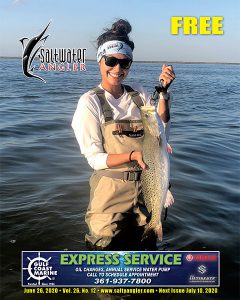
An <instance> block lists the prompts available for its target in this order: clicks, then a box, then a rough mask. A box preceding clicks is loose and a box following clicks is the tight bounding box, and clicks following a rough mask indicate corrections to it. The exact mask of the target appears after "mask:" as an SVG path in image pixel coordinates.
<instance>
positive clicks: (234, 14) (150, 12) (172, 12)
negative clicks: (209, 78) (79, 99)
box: [0, 0, 240, 63]
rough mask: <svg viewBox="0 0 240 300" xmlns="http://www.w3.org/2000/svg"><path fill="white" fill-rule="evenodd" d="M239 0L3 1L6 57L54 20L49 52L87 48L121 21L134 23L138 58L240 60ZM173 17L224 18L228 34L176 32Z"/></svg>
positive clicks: (0, 45)
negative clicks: (116, 21) (172, 23)
mask: <svg viewBox="0 0 240 300" xmlns="http://www.w3.org/2000/svg"><path fill="white" fill-rule="evenodd" d="M239 11H240V1H239V0H227V1H226V0H171V1H166V0H165V1H163V0H119V1H114V0H101V1H99V0H87V1H86V0H84V1H81V0H68V1H66V0H65V1H56V0H0V56H10V57H11V56H19V57H20V56H21V55H22V45H21V43H20V42H19V39H21V38H23V37H29V38H31V37H33V36H35V35H37V34H39V33H40V32H41V31H42V30H43V29H44V28H45V26H46V25H47V24H48V22H49V21H50V20H51V24H50V26H49V28H48V32H47V33H48V34H50V36H49V38H48V39H47V41H46V43H45V47H47V48H87V53H86V58H87V59H95V57H96V48H95V41H96V39H97V37H98V36H99V35H100V34H101V33H102V32H103V29H104V28H106V27H111V24H112V23H113V22H114V21H115V20H116V19H119V18H122V19H127V20H128V21H129V22H130V24H131V25H132V32H131V34H130V38H131V39H132V40H133V41H134V43H135V50H134V60H138V61H167V62H169V61H170V62H171V61H184V62H228V63H239V62H240V55H239V49H240V14H239ZM172 16H194V17H198V18H199V17H200V16H211V17H212V16H223V17H224V20H223V30H224V35H190V36H187V35H183V34H182V33H180V34H179V35H172V34H171V17H172Z"/></svg>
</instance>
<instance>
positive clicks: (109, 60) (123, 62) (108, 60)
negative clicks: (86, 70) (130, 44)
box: [103, 55, 132, 69]
mask: <svg viewBox="0 0 240 300" xmlns="http://www.w3.org/2000/svg"><path fill="white" fill-rule="evenodd" d="M103 57H104V59H105V65H106V66H108V67H115V66H116V65H117V64H119V65H120V67H121V68H122V69H129V68H130V67H131V64H132V60H131V59H130V58H123V59H119V58H116V57H114V56H106V55H104V56H103Z"/></svg>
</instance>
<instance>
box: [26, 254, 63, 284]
mask: <svg viewBox="0 0 240 300" xmlns="http://www.w3.org/2000/svg"><path fill="white" fill-rule="evenodd" d="M30 254H34V257H33V258H30V257H29V256H30ZM36 255H37V256H36ZM29 256H26V255H25V256H23V259H22V278H23V286H26V285H27V286H29V285H31V286H40V285H41V286H43V285H45V286H47V285H54V280H55V277H56V276H57V275H58V271H56V270H54V269H53V266H51V262H50V260H51V258H52V257H48V258H45V257H42V256H41V254H40V252H37V253H36V252H29Z"/></svg>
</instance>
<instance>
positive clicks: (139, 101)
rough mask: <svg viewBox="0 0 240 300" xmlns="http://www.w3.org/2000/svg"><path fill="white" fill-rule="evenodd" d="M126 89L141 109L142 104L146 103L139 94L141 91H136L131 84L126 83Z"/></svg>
mask: <svg viewBox="0 0 240 300" xmlns="http://www.w3.org/2000/svg"><path fill="white" fill-rule="evenodd" d="M124 87H125V89H126V91H127V92H128V94H129V95H130V96H131V98H132V101H133V102H134V103H135V104H136V105H137V107H138V108H139V109H140V107H141V106H143V105H144V103H143V100H142V98H141V97H140V96H139V92H137V91H134V90H133V89H132V88H131V87H130V86H129V85H124Z"/></svg>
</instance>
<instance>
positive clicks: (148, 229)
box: [142, 223, 163, 241]
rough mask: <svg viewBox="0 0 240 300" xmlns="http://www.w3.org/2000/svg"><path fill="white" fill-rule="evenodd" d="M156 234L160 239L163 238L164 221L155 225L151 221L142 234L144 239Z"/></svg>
mask: <svg viewBox="0 0 240 300" xmlns="http://www.w3.org/2000/svg"><path fill="white" fill-rule="evenodd" d="M153 233H154V234H155V235H156V236H157V237H158V239H159V240H160V241H162V238H163V231H162V223H159V224H158V225H157V226H155V227H153V226H152V225H151V223H149V224H148V225H147V226H146V227H145V230H144V232H143V235H142V241H143V240H145V239H146V238H148V237H149V236H151V235H152V234H153Z"/></svg>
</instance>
